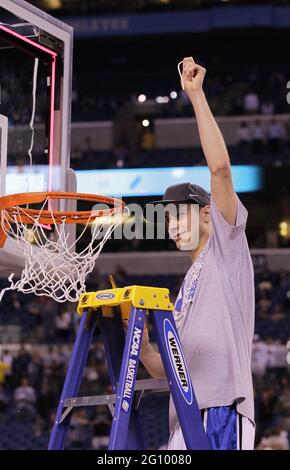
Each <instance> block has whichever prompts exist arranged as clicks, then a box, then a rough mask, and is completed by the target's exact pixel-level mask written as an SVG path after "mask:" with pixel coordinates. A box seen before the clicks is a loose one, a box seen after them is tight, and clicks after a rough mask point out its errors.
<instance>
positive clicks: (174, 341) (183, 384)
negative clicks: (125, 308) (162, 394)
mask: <svg viewBox="0 0 290 470" xmlns="http://www.w3.org/2000/svg"><path fill="white" fill-rule="evenodd" d="M163 332H164V338H165V344H166V348H167V352H168V356H169V359H170V362H171V366H172V369H173V371H174V375H175V378H176V381H177V383H178V386H179V389H180V391H181V393H182V395H183V397H184V399H185V401H186V403H188V404H189V405H191V403H192V398H193V396H192V387H191V382H190V376H189V373H188V370H187V367H186V365H185V360H184V356H183V353H182V350H181V345H180V341H179V338H178V336H177V333H176V331H175V330H174V328H173V326H172V324H171V323H170V321H169V320H167V319H166V320H165V321H164V324H163Z"/></svg>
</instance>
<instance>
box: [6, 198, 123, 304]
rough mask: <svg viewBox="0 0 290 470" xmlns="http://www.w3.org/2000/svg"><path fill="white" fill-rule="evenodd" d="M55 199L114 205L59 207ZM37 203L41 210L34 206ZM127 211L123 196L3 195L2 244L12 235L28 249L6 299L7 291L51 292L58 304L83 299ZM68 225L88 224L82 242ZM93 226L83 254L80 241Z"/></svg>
mask: <svg viewBox="0 0 290 470" xmlns="http://www.w3.org/2000/svg"><path fill="white" fill-rule="evenodd" d="M54 199H58V200H64V199H75V200H77V201H88V202H92V203H101V204H102V205H104V206H107V207H108V208H104V209H101V210H91V211H73V212H72V211H71V212H68V211H54V210H53V200H54ZM31 204H36V205H38V206H40V208H31V207H28V205H31ZM124 210H127V208H126V207H125V203H124V202H123V201H121V200H120V199H115V198H110V197H105V196H98V195H92V194H82V193H66V192H35V193H23V194H13V195H9V196H3V197H0V214H1V220H0V248H3V246H4V245H5V242H6V240H7V238H9V239H11V240H13V241H14V242H15V243H16V244H17V246H18V247H19V248H20V249H21V250H22V251H23V255H24V262H25V266H24V269H23V271H22V275H21V278H20V279H19V280H18V281H16V282H13V277H14V273H12V274H11V275H10V276H9V278H8V279H9V281H10V286H9V287H7V288H5V289H3V290H2V291H1V292H0V300H1V299H2V296H3V295H4V293H5V292H6V291H7V290H18V291H19V292H23V293H25V294H31V293H33V294H36V295H39V296H42V295H45V296H48V297H51V298H53V299H54V300H56V301H57V302H66V301H69V302H77V301H78V300H79V296H80V294H81V293H82V292H85V279H86V276H87V275H88V274H89V273H90V272H92V270H93V268H94V266H95V261H96V259H97V258H98V256H99V254H100V252H101V250H102V248H103V246H104V244H105V243H106V241H107V240H108V238H109V236H110V235H111V233H112V232H113V231H114V230H115V228H116V227H117V226H118V225H120V223H121V221H122V218H121V217H120V216H121V215H122V214H123V212H124ZM93 222H94V223H93ZM97 222H99V223H97ZM92 223H93V224H92ZM67 224H82V225H84V228H83V229H82V230H81V233H80V235H78V237H77V238H76V240H73V241H72V239H71V238H70V236H69V233H68V232H67V230H66V226H67ZM88 227H91V235H90V241H89V243H88V244H87V245H86V247H85V248H84V249H82V251H80V252H77V251H76V244H77V242H78V241H79V240H80V239H81V238H82V236H83V235H84V233H85V232H86V230H87V229H88Z"/></svg>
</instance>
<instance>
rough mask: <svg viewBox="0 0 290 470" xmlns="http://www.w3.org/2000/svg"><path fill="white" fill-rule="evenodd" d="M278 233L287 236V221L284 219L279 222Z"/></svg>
mask: <svg viewBox="0 0 290 470" xmlns="http://www.w3.org/2000/svg"><path fill="white" fill-rule="evenodd" d="M279 234H280V235H281V237H283V238H286V237H287V236H288V223H287V222H286V221H284V220H283V221H282V222H280V224H279Z"/></svg>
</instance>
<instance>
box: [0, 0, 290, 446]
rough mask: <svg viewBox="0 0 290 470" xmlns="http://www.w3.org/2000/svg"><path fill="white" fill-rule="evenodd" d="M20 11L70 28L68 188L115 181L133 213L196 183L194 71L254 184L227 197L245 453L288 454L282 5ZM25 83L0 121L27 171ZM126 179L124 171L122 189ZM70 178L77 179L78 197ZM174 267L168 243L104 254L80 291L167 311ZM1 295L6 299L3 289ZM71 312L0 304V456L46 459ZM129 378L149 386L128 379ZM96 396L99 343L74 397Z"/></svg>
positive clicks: (104, 433)
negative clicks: (245, 327)
mask: <svg viewBox="0 0 290 470" xmlns="http://www.w3.org/2000/svg"><path fill="white" fill-rule="evenodd" d="M31 3H33V4H35V5H37V6H38V7H39V8H42V9H45V10H47V11H49V12H50V13H51V14H53V15H54V16H56V17H57V18H61V19H63V21H65V22H67V23H68V24H70V25H72V26H73V27H74V65H73V67H74V68H73V70H74V72H73V101H72V122H73V124H72V129H73V132H72V141H71V167H72V168H73V169H75V170H76V171H77V172H78V173H77V175H78V178H79V180H78V181H79V182H80V185H81V184H89V183H88V181H91V182H93V183H92V184H91V186H92V187H90V190H89V191H90V192H97V193H103V192H107V194H111V195H117V194H118V192H119V188H118V187H117V184H116V182H115V181H116V179H115V178H118V180H119V181H120V182H121V181H122V184H123V185H124V187H125V193H124V194H123V196H124V199H125V200H126V202H128V203H132V202H138V203H142V204H145V203H146V202H148V201H150V200H153V199H154V198H156V196H159V195H160V194H162V191H163V189H164V188H163V186H162V185H161V183H160V180H159V176H158V175H159V173H158V169H162V171H163V172H164V171H165V175H166V177H170V175H171V174H172V168H175V171H176V167H178V169H179V171H181V172H183V173H182V174H184V178H185V179H186V176H187V175H188V174H189V173H188V172H189V170H190V169H191V168H192V167H194V168H195V169H196V171H203V170H202V168H201V169H200V168H199V167H203V166H204V165H205V159H204V157H203V154H202V151H201V149H200V144H199V140H198V138H197V134H196V129H195V130H194V132H192V128H193V127H194V126H195V122H194V120H193V117H192V116H193V113H192V109H191V106H190V104H189V102H188V101H187V99H186V97H185V95H184V94H183V93H182V92H181V91H180V85H179V80H178V75H177V69H176V64H177V62H178V61H179V60H181V59H182V57H184V56H193V57H194V58H195V59H196V61H197V62H199V63H200V64H202V65H204V66H205V67H206V68H207V77H206V81H205V92H206V95H207V97H208V99H209V103H210V106H211V109H212V111H213V113H214V115H215V116H216V117H217V119H218V122H219V124H220V126H221V129H222V131H223V133H224V135H225V139H226V143H227V145H228V147H229V153H230V158H231V163H232V164H233V165H235V166H236V170H237V174H238V173H239V171H241V170H243V171H249V172H251V169H253V168H255V169H257V171H259V172H260V174H261V176H262V178H261V179H260V180H259V182H257V181H254V182H253V184H252V186H251V184H249V180H248V179H247V176H246V175H245V176H244V179H242V180H241V181H240V183H239V191H238V192H239V197H240V198H241V200H242V202H243V203H244V204H245V206H246V207H247V209H248V212H249V219H248V226H247V236H248V241H249V245H250V248H251V252H252V256H253V263H254V266H255V287H256V326H255V340H254V345H253V374H254V385H255V406H256V422H257V435H256V448H257V449H264V448H270V449H274V450H276V449H277V450H278V449H285V450H287V449H289V438H290V382H289V380H290V365H289V363H290V360H289V354H290V353H289V346H290V343H288V341H289V340H290V209H289V207H290V184H289V180H290V171H289V165H290V98H289V99H288V102H287V93H289V94H290V65H289V58H288V54H287V45H288V41H289V28H290V2H289V1H287V0H284V1H258V0H257V1H256V2H255V3H252V2H250V1H243V0H232V1H231V0H229V1H218V0H216V1H210V0H187V1H186V0H183V1H181V0H178V1H177V0H176V1H174V0H151V1H150V0H139V1H129V0H128V1H127V0H125V1H122V2H118V1H110V0H106V1H98V0H39V1H33V2H31ZM0 64H1V67H0V84H1V87H3V86H4V84H5V83H7V81H9V70H8V69H7V68H6V67H5V64H4V63H3V61H2V62H1V57H0ZM288 82H289V84H288ZM31 83H32V74H31V69H30V68H29V66H28V65H27V69H26V67H25V64H23V66H22V68H21V71H19V76H18V79H17V81H15V82H14V84H13V87H14V88H13V96H12V94H10V95H9V93H8V95H6V99H5V100H3V101H2V102H1V105H0V106H1V113H4V114H6V115H8V116H9V119H10V122H11V123H12V124H13V125H14V127H15V129H14V132H15V134H14V135H15V136H17V138H15V140H14V142H15V146H14V149H13V152H12V153H11V154H9V159H10V160H9V163H10V165H11V166H12V167H21V166H22V165H25V164H26V158H27V157H26V153H27V151H26V150H25V145H24V143H23V136H22V129H23V125H25V124H27V122H28V119H29V116H27V115H26V114H25V113H24V112H23V109H22V103H23V102H25V101H27V100H30V87H31ZM24 84H25V86H24ZM43 157H44V156H43V155H39V158H43ZM130 168H133V169H135V170H136V171H135V172H134V173H133V174H132V173H130V171H129V169H130ZM145 169H146V172H148V171H151V172H152V173H150V178H151V183H152V184H151V185H150V187H149V189H148V191H147V192H146V193H145V194H144V193H142V188H144V186H143V185H142V181H143V178H145V175H146V174H147V175H148V173H146V172H145V171H144V170H145ZM83 170H87V171H90V172H94V173H82V171H83ZM104 170H106V171H104ZM108 171H109V173H108ZM116 171H118V174H117V176H116ZM110 172H111V173H110ZM83 175H86V177H87V176H88V175H89V176H90V178H89V179H87V180H85V181H84V180H83ZM249 175H250V173H249ZM113 176H114V178H113ZM112 181H113V183H112ZM120 184H121V183H120ZM162 184H163V183H162ZM122 187H123V186H122ZM79 190H81V189H80V188H79ZM188 263H189V261H188V260H187V258H186V256H185V255H184V254H182V253H180V252H176V251H175V249H174V246H173V244H172V243H171V242H170V241H169V240H166V241H164V240H139V239H133V240H131V241H127V240H112V241H109V242H108V244H107V245H106V246H105V248H104V253H103V255H101V257H100V259H99V260H98V262H97V265H96V268H95V272H94V273H93V274H92V275H90V277H89V279H88V283H87V286H88V290H94V291H95V290H98V289H101V288H103V287H107V286H108V273H113V274H114V276H115V278H116V280H117V282H118V285H119V286H123V285H124V286H125V285H130V284H132V283H137V284H144V285H155V286H162V287H168V288H170V290H171V292H172V297H173V300H174V297H175V296H176V294H177V291H178V288H179V286H180V284H181V280H182V277H183V275H184V274H185V272H186V269H187V267H188ZM1 285H2V286H5V285H7V280H6V278H5V276H4V275H3V279H1ZM75 310H76V308H75V305H72V304H64V305H59V304H56V303H55V302H54V301H52V300H50V299H47V298H35V297H34V296H23V295H20V294H18V293H15V292H13V293H7V294H6V295H5V297H4V299H3V300H2V302H1V305H0V322H1V324H0V338H1V343H2V358H1V362H0V449H3V450H4V449H45V448H46V447H47V443H48V438H49V433H50V430H51V426H52V423H53V419H54V413H55V410H56V406H57V402H58V398H59V395H60V391H61V388H62V385H63V381H64V374H65V371H66V367H67V362H68V358H69V355H70V350H71V347H72V343H73V340H74V338H75V333H76V328H77V325H78V318H77V316H76V313H75ZM152 340H154V338H152ZM287 343H288V350H287ZM287 353H288V362H287ZM139 377H140V378H141V377H147V375H146V372H145V371H144V370H143V369H142V367H141V366H140V368H139ZM107 392H110V386H109V381H108V376H107V367H106V363H105V358H104V351H103V346H102V342H101V341H100V337H99V334H98V332H97V335H96V340H95V342H94V345H93V346H92V348H91V351H90V356H89V361H88V365H87V367H86V371H85V377H84V380H83V383H82V387H81V394H83V395H92V394H99V393H107ZM167 400H168V398H167V395H155V396H150V397H148V398H146V399H144V400H143V402H142V420H143V427H144V431H145V437H146V443H147V446H148V448H151V449H154V448H157V447H158V446H161V445H162V444H164V443H165V442H166V440H167V438H168V422H167V421H168V417H167ZM110 422H111V418H110V413H109V410H108V409H107V408H106V407H104V408H103V407H97V408H88V409H80V410H79V411H76V412H75V413H74V414H73V418H72V422H71V428H70V432H69V436H68V442H67V445H66V448H69V449H105V448H106V446H107V444H108V433H109V429H110Z"/></svg>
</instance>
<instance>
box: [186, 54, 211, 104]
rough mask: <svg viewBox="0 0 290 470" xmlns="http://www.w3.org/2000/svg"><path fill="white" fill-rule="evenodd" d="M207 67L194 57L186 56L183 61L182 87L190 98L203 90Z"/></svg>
mask: <svg viewBox="0 0 290 470" xmlns="http://www.w3.org/2000/svg"><path fill="white" fill-rule="evenodd" d="M205 74H206V69H205V68H203V67H202V66H201V65H198V64H196V63H195V62H194V60H193V57H185V58H184V59H183V61H182V75H181V87H182V88H183V89H184V90H185V91H186V93H187V94H188V97H189V98H190V97H191V96H192V95H193V94H196V93H197V92H199V91H202V85H203V80H204V77H205Z"/></svg>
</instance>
